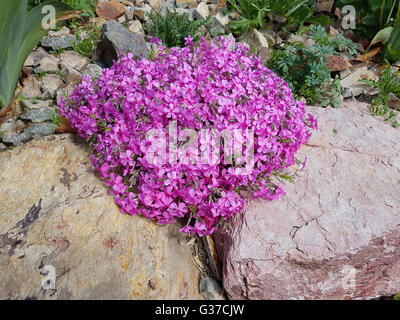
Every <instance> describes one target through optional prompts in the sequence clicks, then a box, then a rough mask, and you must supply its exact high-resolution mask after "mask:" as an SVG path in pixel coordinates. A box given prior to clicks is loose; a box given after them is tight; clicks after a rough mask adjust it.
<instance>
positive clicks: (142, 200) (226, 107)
mask: <svg viewBox="0 0 400 320" xmlns="http://www.w3.org/2000/svg"><path fill="white" fill-rule="evenodd" d="M185 41H186V46H185V47H184V48H170V49H168V50H167V49H166V48H165V47H163V46H162V45H161V41H160V40H159V39H154V38H153V39H151V42H152V43H155V44H157V46H158V50H157V57H156V59H152V60H150V59H140V60H134V59H133V55H132V54H128V55H123V54H122V55H120V57H119V60H118V61H116V62H115V63H114V65H113V66H112V67H111V68H108V69H104V70H103V72H102V75H101V76H100V77H99V78H97V79H91V78H90V77H88V76H84V77H83V79H82V82H81V83H80V84H79V85H77V86H76V88H75V90H74V92H73V94H72V95H71V96H70V97H69V98H68V99H61V101H60V104H59V107H60V113H61V114H62V115H63V116H65V117H67V118H68V119H69V120H70V121H71V124H72V126H73V127H75V128H76V129H77V131H78V134H79V135H80V136H81V137H83V138H85V139H87V140H88V141H90V143H91V146H92V149H93V153H92V154H91V156H90V159H91V161H92V165H93V167H94V168H95V169H96V170H98V171H99V172H100V175H101V177H103V178H104V179H105V182H106V185H107V186H108V187H110V189H111V190H110V193H112V194H113V195H115V203H116V204H117V205H118V206H119V207H120V208H121V211H122V212H124V213H127V214H131V215H136V214H139V215H141V216H143V217H146V218H149V219H151V220H154V221H156V222H157V223H159V224H168V223H174V222H176V221H177V219H184V220H186V222H187V225H186V226H185V227H184V228H182V229H181V231H182V232H187V233H190V234H198V235H199V236H205V235H209V234H211V233H212V232H214V231H215V230H216V226H217V225H220V224H221V223H224V222H225V221H226V220H228V219H230V218H231V217H232V216H234V215H235V214H237V213H238V212H240V211H242V210H243V208H244V204H245V200H244V199H243V198H242V196H241V193H240V192H239V190H241V189H244V188H248V187H251V190H255V191H254V192H253V196H254V198H262V199H265V200H270V201H272V200H275V199H278V198H279V197H281V196H283V195H284V194H285V192H284V188H283V185H282V184H279V183H278V181H277V180H276V178H275V177H276V173H278V172H282V171H284V170H285V169H286V168H288V167H289V166H291V165H293V164H294V163H295V154H296V152H297V151H298V150H299V148H300V147H301V146H302V145H303V144H305V143H307V142H308V141H309V139H310V137H311V133H312V131H313V130H315V129H317V127H318V124H317V120H316V119H315V118H314V117H313V116H312V115H310V114H308V115H306V112H305V106H304V103H302V102H300V101H296V100H295V99H294V98H293V95H292V93H291V91H290V89H289V87H288V85H287V84H286V83H285V82H284V81H283V80H282V79H280V78H279V77H278V76H277V75H276V74H275V73H273V72H272V71H270V70H269V69H268V68H266V67H265V66H264V65H263V64H262V63H261V61H260V59H259V58H258V57H255V56H253V55H251V54H250V52H249V49H248V48H246V47H245V46H243V45H241V44H237V43H235V42H234V41H231V40H229V39H224V38H223V37H220V38H219V39H217V40H216V41H208V40H206V39H202V40H201V41H200V42H197V43H195V42H193V39H192V38H191V36H188V37H187V38H186V39H185ZM171 122H174V123H175V129H176V137H181V136H185V137H186V136H188V133H187V132H188V131H190V132H192V133H193V132H194V133H195V134H194V135H195V136H196V135H197V137H195V138H197V139H198V140H193V141H197V142H200V143H199V145H196V144H193V145H191V146H190V147H187V146H186V144H185V141H181V142H180V143H179V144H178V145H177V146H176V150H175V151H174V150H173V148H172V149H171V146H170V145H169V143H168V139H172V140H174V137H170V136H169V134H170V133H169V130H168V126H169V125H170V124H171ZM184 130H185V131H184ZM204 130H206V131H207V130H208V131H209V132H210V134H203V133H204ZM212 130H214V131H212ZM246 130H250V131H251V132H252V133H253V135H254V141H253V142H247V139H246V135H245V132H246ZM154 131H155V132H156V133H157V134H156V135H150V137H147V133H150V132H154ZM184 132H185V135H183V133H184ZM211 132H213V134H211ZM226 132H228V133H229V132H232V133H234V134H233V135H232V139H231V140H232V141H233V142H235V143H236V144H241V145H242V147H243V148H242V151H243V152H242V154H241V153H240V149H238V150H236V151H235V157H232V160H233V161H226V160H228V159H225V154H224V152H223V151H225V150H223V147H224V146H223V145H224V144H226V143H228V142H227V141H229V139H228V140H226V139H225V138H224V139H222V138H221V139H220V138H219V135H222V133H226ZM181 134H182V135H181ZM176 140H178V139H177V138H176ZM222 140H223V141H222ZM193 141H192V142H193ZM219 142H223V143H221V144H220V143H219ZM250 143H251V145H250ZM182 144H183V146H182ZM252 145H254V159H253V162H254V164H253V163H252V162H249V163H251V164H252V165H253V166H251V167H250V168H249V171H248V172H247V173H246V174H243V173H240V172H241V171H243V170H239V168H240V167H241V164H243V163H246V160H249V159H247V158H246V153H245V152H244V151H245V149H246V148H247V147H248V146H252ZM185 147H186V148H185ZM245 147H246V148H245ZM217 148H221V149H220V150H218V149H217ZM227 149H228V150H233V148H230V145H227ZM211 151H216V152H214V153H213V152H211ZM150 154H152V155H153V158H154V157H155V158H157V159H158V160H159V161H158V160H157V161H151V158H152V157H151V156H150ZM164 155H167V156H166V157H164ZM174 155H177V156H178V159H175V158H174ZM227 158H228V157H227ZM233 158H234V159H233ZM168 159H172V160H174V159H175V160H176V161H172V160H171V161H168ZM194 160H201V161H194ZM203 160H207V162H206V161H203ZM304 165H305V163H304V164H303V168H304Z"/></svg>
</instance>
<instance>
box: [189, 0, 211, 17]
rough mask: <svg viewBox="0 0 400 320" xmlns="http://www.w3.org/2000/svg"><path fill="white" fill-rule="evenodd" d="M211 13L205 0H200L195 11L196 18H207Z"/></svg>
mask: <svg viewBox="0 0 400 320" xmlns="http://www.w3.org/2000/svg"><path fill="white" fill-rule="evenodd" d="M209 15H210V10H209V9H208V6H207V4H206V3H205V2H200V3H199V5H198V6H197V8H196V9H195V10H194V11H193V18H194V19H205V18H207V17H208V16H209Z"/></svg>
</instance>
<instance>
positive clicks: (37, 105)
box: [21, 99, 54, 110]
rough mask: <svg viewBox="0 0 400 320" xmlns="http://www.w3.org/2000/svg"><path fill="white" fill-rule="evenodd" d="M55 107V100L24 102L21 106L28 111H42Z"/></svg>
mask: <svg viewBox="0 0 400 320" xmlns="http://www.w3.org/2000/svg"><path fill="white" fill-rule="evenodd" d="M53 105H54V102H53V100H36V99H34V100H23V101H21V106H22V107H23V108H24V109H26V110H31V109H42V108H48V107H52V106H53Z"/></svg>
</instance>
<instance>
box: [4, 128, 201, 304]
mask: <svg viewBox="0 0 400 320" xmlns="http://www.w3.org/2000/svg"><path fill="white" fill-rule="evenodd" d="M86 145H87V143H85V142H83V141H81V140H78V139H77V137H76V136H73V135H68V134H65V135H57V136H48V137H46V138H42V139H40V140H33V141H31V142H30V143H28V144H26V145H24V146H21V147H16V148H14V149H12V150H9V151H2V152H0V182H1V183H0V203H1V206H0V299H25V298H27V297H30V298H31V299H32V298H36V299H118V300H119V299H177V300H181V299H202V296H201V295H200V294H199V287H198V284H199V271H198V270H197V268H196V267H195V266H194V264H193V262H192V258H193V257H192V251H191V248H190V247H189V246H185V245H181V244H180V242H185V240H186V238H187V236H186V235H183V234H182V233H179V227H180V226H179V225H176V224H174V225H170V226H158V225H157V224H155V223H153V222H151V221H149V220H148V219H144V218H141V217H134V216H128V215H124V214H122V213H121V212H120V210H119V209H118V207H117V206H116V205H115V203H114V199H113V197H112V196H111V195H109V193H108V189H107V188H106V187H105V184H104V182H103V181H102V180H100V179H99V178H98V177H97V176H96V175H95V174H94V173H93V172H92V170H91V169H90V160H89V151H88V150H87V148H86ZM52 268H54V269H53V270H54V271H55V276H56V278H55V288H54V289H44V288H43V287H42V283H43V281H44V280H45V279H46V278H45V276H44V274H45V273H46V272H49V270H51V269H52ZM40 272H42V274H41V273H40Z"/></svg>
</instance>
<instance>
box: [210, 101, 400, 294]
mask: <svg viewBox="0 0 400 320" xmlns="http://www.w3.org/2000/svg"><path fill="white" fill-rule="evenodd" d="M307 112H310V113H312V114H313V115H314V117H316V118H317V119H318V127H319V130H318V131H317V132H315V133H314V134H313V136H312V138H311V140H310V142H309V143H307V144H306V145H304V146H303V147H302V148H301V150H300V152H299V153H298V154H297V155H296V158H297V159H299V160H301V161H303V160H304V159H305V158H307V163H306V166H305V168H304V170H303V171H300V170H301V167H299V168H297V170H296V168H292V169H291V174H293V175H296V178H295V182H294V183H293V184H289V183H288V184H286V185H285V192H286V195H285V196H284V197H282V198H281V199H279V200H276V201H261V200H258V201H256V200H252V199H247V204H246V208H245V211H244V212H243V213H241V214H238V215H236V216H235V217H233V219H232V220H231V221H230V225H231V226H232V229H231V230H229V231H227V232H223V231H222V230H220V231H218V232H217V233H216V235H215V236H216V239H215V240H216V241H215V243H216V245H217V248H218V252H219V254H220V257H222V260H223V279H224V280H223V282H224V289H225V292H226V293H227V295H228V297H229V298H230V299H265V300H268V299H278V300H281V299H282V300H286V299H306V300H312V299H321V300H325V299H372V298H376V297H379V296H391V295H393V294H396V293H398V292H399V288H400V215H399V212H400V197H399V181H400V180H399V177H400V128H397V129H395V128H393V127H391V126H390V125H388V124H386V123H384V122H383V121H382V120H381V119H377V118H376V117H373V116H372V115H371V114H370V112H369V110H368V108H367V104H363V103H358V102H356V103H346V104H344V105H342V106H341V107H340V108H336V109H332V108H331V109H330V110H329V112H327V110H326V109H323V108H320V107H307Z"/></svg>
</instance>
